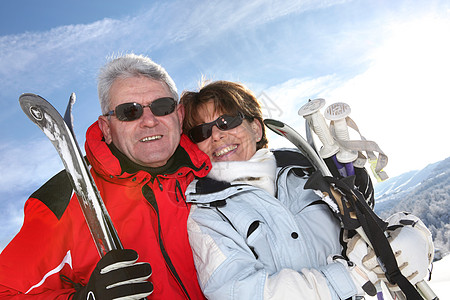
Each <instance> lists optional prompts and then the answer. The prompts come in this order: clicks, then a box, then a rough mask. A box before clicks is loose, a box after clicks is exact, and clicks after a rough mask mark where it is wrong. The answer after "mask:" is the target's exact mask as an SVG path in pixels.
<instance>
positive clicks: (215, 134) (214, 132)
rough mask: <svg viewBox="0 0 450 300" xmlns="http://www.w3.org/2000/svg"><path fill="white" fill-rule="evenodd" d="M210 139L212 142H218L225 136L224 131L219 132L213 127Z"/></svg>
mask: <svg viewBox="0 0 450 300" xmlns="http://www.w3.org/2000/svg"><path fill="white" fill-rule="evenodd" d="M211 130H212V134H211V136H212V139H213V141H218V140H220V139H222V138H224V136H225V135H226V131H223V130H220V129H219V128H218V127H217V126H216V125H214V126H213V127H212V128H211Z"/></svg>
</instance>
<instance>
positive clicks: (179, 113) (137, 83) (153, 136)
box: [99, 77, 184, 168]
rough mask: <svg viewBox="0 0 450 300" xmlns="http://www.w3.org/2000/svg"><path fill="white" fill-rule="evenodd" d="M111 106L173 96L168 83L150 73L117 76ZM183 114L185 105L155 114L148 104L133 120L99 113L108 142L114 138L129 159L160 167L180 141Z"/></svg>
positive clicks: (111, 95)
mask: <svg viewBox="0 0 450 300" xmlns="http://www.w3.org/2000/svg"><path fill="white" fill-rule="evenodd" d="M110 97H111V104H110V105H111V106H110V109H111V110H113V109H115V108H116V106H117V105H119V104H122V103H127V102H136V103H139V104H141V105H142V106H144V105H149V104H150V103H151V102H153V101H154V100H156V99H158V98H162V97H172V94H171V93H170V91H169V88H168V87H167V85H166V84H165V83H163V82H160V81H155V80H151V79H149V78H147V77H131V78H126V79H116V80H115V81H114V83H113V84H112V86H111V90H110ZM183 117H184V109H183V106H181V105H177V108H176V109H175V111H174V112H173V113H171V114H168V115H166V116H161V117H158V116H155V115H154V114H153V113H152V112H151V110H150V108H149V107H145V108H144V112H143V114H142V116H141V117H140V118H139V119H137V120H134V121H120V120H118V119H117V118H116V116H115V115H113V116H111V117H110V118H109V119H108V117H105V116H100V117H99V126H100V129H101V130H102V132H103V135H104V137H105V141H106V143H108V144H110V143H111V142H113V143H114V145H115V146H116V147H117V148H118V149H119V150H120V151H121V152H122V153H123V154H125V155H126V156H127V157H128V158H129V159H130V160H132V161H133V162H135V163H137V164H139V165H141V166H145V167H152V168H154V167H161V166H163V165H165V164H166V163H167V160H168V159H169V158H170V157H171V156H172V154H173V153H174V152H175V149H176V148H177V147H178V144H179V142H180V135H181V126H182V122H183Z"/></svg>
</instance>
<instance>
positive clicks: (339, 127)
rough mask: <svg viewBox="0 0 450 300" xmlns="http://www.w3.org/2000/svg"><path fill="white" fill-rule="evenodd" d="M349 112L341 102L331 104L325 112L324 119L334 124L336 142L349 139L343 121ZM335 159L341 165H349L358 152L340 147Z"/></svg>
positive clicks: (347, 106) (346, 106) (348, 107)
mask: <svg viewBox="0 0 450 300" xmlns="http://www.w3.org/2000/svg"><path fill="white" fill-rule="evenodd" d="M350 112H351V109H350V106H349V105H348V104H346V103H343V102H337V103H333V104H331V105H330V106H328V107H327V109H326V110H325V118H327V119H328V120H330V121H332V122H333V123H334V131H335V133H336V138H337V139H338V141H339V140H342V141H348V140H349V139H350V136H349V133H348V127H347V122H346V120H345V118H346V117H347V116H348V115H349V114H350ZM336 157H337V160H338V161H339V162H341V163H350V162H353V161H355V160H356V159H357V158H358V152H356V151H352V150H347V149H345V148H343V147H340V148H339V152H338V153H337V154H336Z"/></svg>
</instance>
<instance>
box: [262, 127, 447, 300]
mask: <svg viewBox="0 0 450 300" xmlns="http://www.w3.org/2000/svg"><path fill="white" fill-rule="evenodd" d="M264 124H265V125H266V126H267V127H268V128H269V129H270V130H272V131H273V132H275V133H276V134H278V135H281V136H284V137H285V138H286V139H288V140H289V141H290V142H291V143H293V144H294V145H295V146H296V147H297V148H298V149H299V150H300V151H301V152H302V153H303V154H304V155H305V156H306V158H308V159H309V161H310V162H311V163H312V164H313V166H314V168H315V169H316V170H317V171H320V172H321V173H322V176H324V177H332V175H331V172H330V170H329V169H328V167H327V165H326V164H325V162H324V161H323V159H322V158H321V157H320V155H318V154H317V152H316V151H315V150H314V149H313V148H312V147H311V145H310V144H309V143H308V142H307V141H306V140H305V139H304V138H303V137H302V136H301V135H300V134H299V133H298V132H297V131H295V130H294V129H293V128H292V127H290V126H288V125H287V124H285V123H283V122H281V121H278V120H273V119H265V120H264ZM313 176H314V175H313ZM344 180H345V179H344ZM344 184H345V182H344ZM342 188H344V186H342ZM326 198H329V197H326ZM324 200H325V199H324ZM325 201H326V200H325ZM356 202H357V201H346V203H344V205H342V204H343V203H334V202H333V204H334V205H330V208H331V209H332V210H333V211H335V212H336V204H337V206H338V207H339V208H341V209H342V207H346V206H347V205H348V204H350V205H352V206H353V205H354V206H355V207H353V209H355V210H356V211H357V213H356V215H357V216H358V215H359V216H361V214H362V215H364V219H365V220H364V223H366V225H365V228H366V229H367V221H368V220H371V221H372V225H371V226H370V231H372V234H374V233H375V234H376V236H375V237H374V238H373V240H374V241H377V243H380V244H384V245H383V247H380V245H378V244H375V245H374V244H373V243H372V241H371V240H370V239H369V237H368V236H367V235H366V233H365V230H364V229H363V227H362V226H361V225H362V223H361V224H357V225H355V222H354V221H355V219H357V217H355V216H354V215H352V214H349V213H348V212H345V211H341V210H338V211H337V212H338V213H339V214H340V215H341V216H342V217H340V219H341V222H342V223H343V225H344V223H346V225H347V226H344V227H351V228H350V229H354V230H356V231H357V232H358V233H359V234H360V235H361V237H362V238H363V239H364V240H365V241H366V242H367V244H369V245H371V246H372V248H373V249H375V250H378V251H375V252H376V254H377V256H378V255H379V252H380V251H379V249H380V248H383V249H385V250H388V249H390V250H391V253H388V254H386V252H387V251H384V253H383V254H382V255H381V256H382V257H383V258H384V259H386V260H387V261H389V262H391V263H392V264H395V265H396V261H395V257H394V254H393V253H392V249H391V248H390V245H389V242H388V240H387V238H386V236H385V235H384V229H383V228H382V227H381V226H379V225H380V221H381V222H382V220H381V219H380V218H379V217H378V216H377V215H376V214H375V212H374V211H373V210H372V209H371V208H370V207H369V206H368V205H367V203H366V202H365V201H359V202H358V203H356ZM327 203H328V201H327ZM328 204H329V203H328ZM358 212H359V213H358ZM346 217H347V218H346ZM356 221H357V222H358V223H360V221H359V220H356ZM348 225H349V226H348ZM355 227H356V228H355ZM346 229H348V228H346ZM374 229H375V232H373V231H374ZM380 231H381V232H380ZM373 246H375V248H374V247H373ZM377 252H378V253H377ZM379 258H381V257H380V256H379ZM384 259H381V261H382V262H383V263H385V261H384ZM392 260H394V261H392ZM385 267H386V266H385ZM397 270H398V266H397ZM398 272H399V273H400V271H398ZM416 289H417V292H412V296H413V297H414V298H417V299H422V297H423V298H424V299H427V300H438V299H439V298H438V297H437V296H436V294H435V293H434V292H433V290H432V289H431V288H430V287H429V286H428V284H427V283H426V282H425V281H424V280H422V281H420V282H418V283H417V284H416ZM411 298H412V297H411Z"/></svg>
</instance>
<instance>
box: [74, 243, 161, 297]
mask: <svg viewBox="0 0 450 300" xmlns="http://www.w3.org/2000/svg"><path fill="white" fill-rule="evenodd" d="M137 259H138V254H137V253H136V251H134V250H129V249H126V250H112V251H110V252H108V253H107V254H106V255H105V256H104V257H103V258H102V259H101V260H100V261H99V262H98V264H97V266H96V268H95V269H94V271H93V272H92V274H91V277H90V278H89V282H88V284H87V285H86V286H84V287H82V288H81V289H79V290H77V292H76V293H75V294H74V297H73V299H76V300H95V299H97V300H99V299H121V300H125V299H130V300H131V299H143V298H145V297H147V296H148V295H150V294H151V293H152V292H153V284H152V283H151V282H149V281H147V279H148V278H149V277H150V275H151V274H152V268H151V267H150V264H148V263H137V262H136V261H137Z"/></svg>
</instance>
